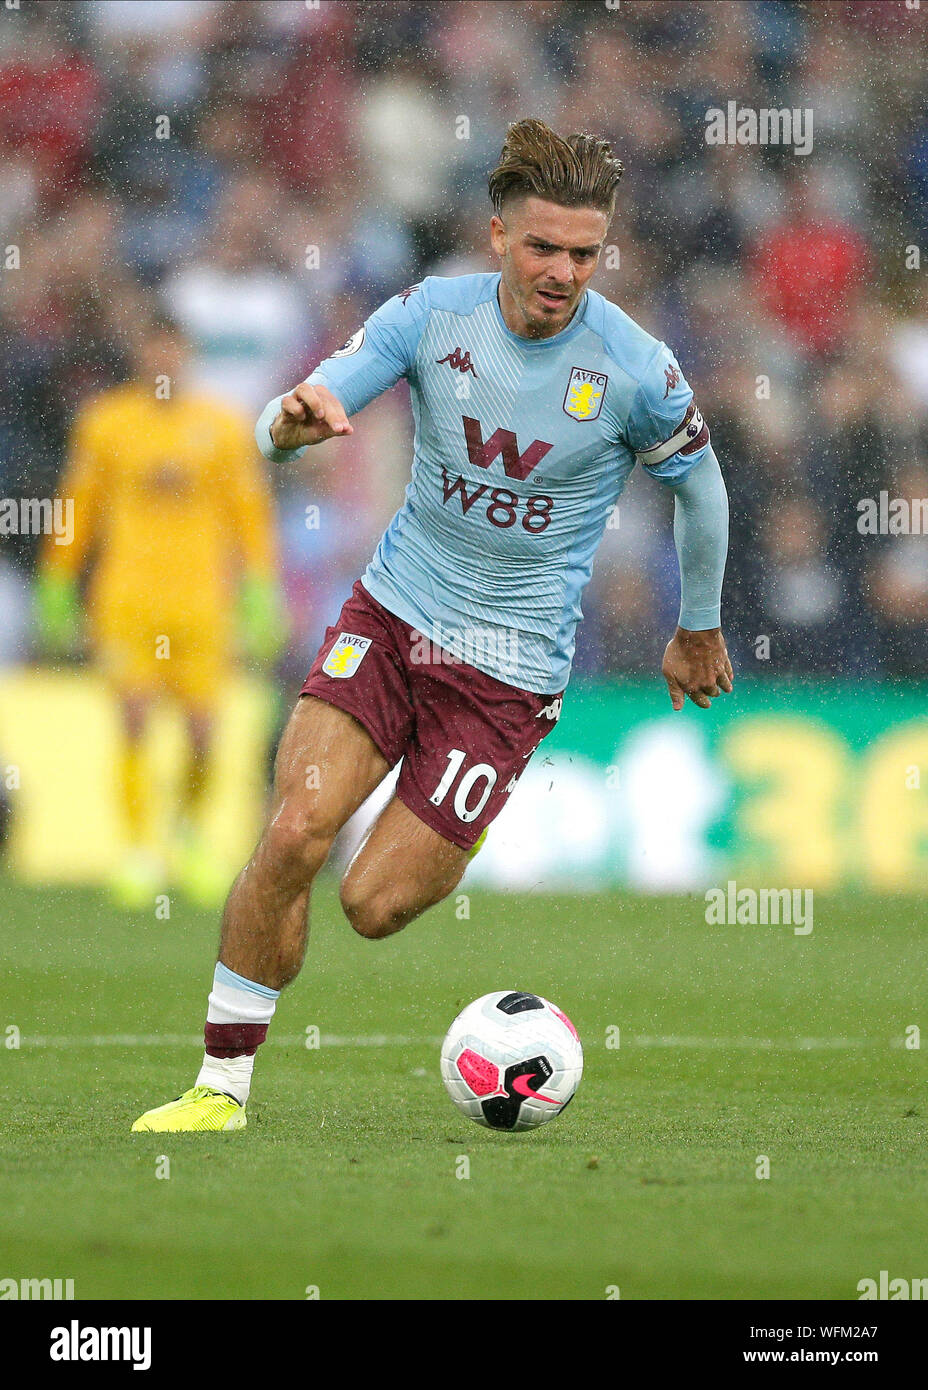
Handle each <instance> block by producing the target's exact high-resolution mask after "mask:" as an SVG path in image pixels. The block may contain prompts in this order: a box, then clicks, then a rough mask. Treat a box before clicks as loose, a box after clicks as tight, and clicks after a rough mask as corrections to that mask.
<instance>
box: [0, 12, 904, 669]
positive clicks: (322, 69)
mask: <svg viewBox="0 0 928 1390" xmlns="http://www.w3.org/2000/svg"><path fill="white" fill-rule="evenodd" d="M925 10H928V6H926V7H924V10H922V11H919V10H912V9H907V8H906V6H905V5H904V4H903V3H901V0H900V3H898V4H896V3H853V2H852V0H847V3H845V0H835V3H821V4H814V5H813V4H794V3H789V2H788V0H776V2H775V3H772V2H771V3H768V2H767V0H750V2H749V3H735V0H731V2H729V0H710V2H709V3H687V4H677V3H663V0H655V2H654V3H646V2H645V0H625V2H624V3H622V4H621V5H619V6H618V7H616V6H611V5H609V4H607V3H605V0H604V2H603V3H598V0H587V2H586V3H578V0H515V2H514V3H508V2H507V0H459V3H454V4H450V3H434V2H433V3H414V2H413V0H390V2H389V3H377V2H376V0H359V2H358V3H350V2H348V0H319V3H317V4H313V3H309V4H307V3H303V0H265V2H264V3H260V2H258V0H153V2H151V3H140V2H139V0H85V2H84V3H70V4H66V3H52V2H51V0H46V2H45V3H41V4H39V3H32V0H22V4H21V6H20V8H19V9H18V10H15V9H14V10H8V9H5V10H3V11H2V12H0V128H2V134H3V140H4V145H5V149H6V153H5V156H4V159H3V163H2V168H0V254H2V256H3V269H2V272H0V326H2V331H0V354H2V373H3V382H4V390H3V393H2V396H3V400H2V410H0V497H14V496H15V497H19V496H27V497H28V496H32V497H43V496H51V495H54V490H55V485H56V480H57V478H58V477H59V475H60V472H61V469H62V466H63V461H64V458H65V455H66V449H67V441H68V436H69V430H70V427H71V423H72V420H73V418H74V414H75V411H76V410H77V408H78V407H79V406H80V405H81V403H82V402H84V401H85V400H86V399H87V398H88V396H90V395H91V394H92V393H94V392H96V391H99V390H101V389H104V388H106V387H107V386H110V385H112V384H114V383H117V382H120V381H123V380H125V379H126V378H127V377H128V375H129V374H130V372H131V370H132V360H133V352H134V350H135V348H136V346H137V336H138V333H139V331H140V325H142V324H144V323H145V322H146V321H147V320H148V319H150V318H151V316H152V314H153V313H155V312H164V311H167V312H168V313H170V314H171V315H173V316H174V317H175V318H176V319H178V320H179V321H180V322H181V323H182V325H183V326H184V328H185V330H186V332H187V334H188V335H189V337H190V339H191V341H192V343H193V345H194V348H195V356H196V364H197V365H196V372H197V379H198V384H199V385H201V386H202V387H203V388H204V389H205V390H207V391H209V392H210V393H212V394H214V395H216V396H219V397H222V398H224V399H225V400H226V401H227V402H229V403H231V404H232V405H234V406H235V407H237V408H238V409H241V410H244V411H245V412H247V413H248V414H249V415H250V416H252V417H253V416H255V415H256V414H257V413H258V411H259V410H260V409H261V407H262V406H263V405H264V403H265V402H266V401H267V400H268V399H269V398H270V397H271V396H273V395H276V394H278V393H279V392H280V391H282V390H284V389H286V388H288V387H289V386H291V385H292V384H293V383H294V382H295V381H297V380H298V379H300V378H301V377H302V376H304V375H306V374H308V372H309V371H310V370H311V369H312V368H313V366H314V365H315V364H316V362H317V361H318V360H319V359H320V358H321V357H323V356H324V355H326V354H327V353H328V352H330V351H332V350H333V349H334V348H336V347H338V346H340V345H341V344H342V343H343V342H344V341H345V339H346V338H347V337H348V336H349V334H350V333H351V332H353V331H354V329H355V328H356V327H357V326H358V324H359V323H360V321H361V320H362V319H363V317H364V316H365V315H366V314H367V313H368V312H369V311H370V310H371V309H373V308H375V307H376V306H377V305H378V304H379V303H381V302H382V301H383V300H384V299H386V298H387V297H389V296H390V295H391V294H393V293H395V292H396V291H398V290H399V289H402V288H403V287H405V286H407V285H409V284H412V283H414V282H415V281H417V280H419V279H421V278H422V276H423V275H426V274H440V275H441V274H460V273H465V272H468V271H476V270H487V269H494V268H495V266H494V264H493V262H492V260H491V258H490V254H489V248H488V238H487V224H488V220H489V213H490V209H489V205H488V202H487V197H486V176H487V173H488V171H489V170H490V169H491V168H492V167H493V165H494V163H495V162H496V159H497V157H498V154H499V150H500V147H501V145H502V141H503V138H504V135H505V131H506V127H507V125H508V124H509V122H511V121H512V120H515V119H517V118H519V117H522V116H525V115H537V116H540V117H541V118H542V119H544V120H547V121H548V122H550V123H551V124H552V125H553V126H554V127H555V129H557V130H559V131H561V132H563V133H567V132H569V131H571V130H576V129H585V130H590V131H593V132H595V133H597V134H602V135H604V136H606V137H607V138H609V139H610V140H611V141H612V143H613V147H614V149H615V152H616V153H617V154H618V155H619V156H620V157H621V158H622V160H623V161H624V163H625V175H624V178H623V180H622V184H621V186H620V190H619V201H618V207H617V212H616V218H615V222H614V224H613V228H612V231H611V234H610V251H609V254H608V255H607V256H606V258H605V259H604V264H603V266H602V267H601V269H600V270H599V271H598V273H597V277H596V279H595V280H594V287H595V288H597V289H599V290H600V291H601V292H602V293H604V294H605V295H607V296H608V297H609V298H611V299H613V300H615V302H617V303H618V304H620V305H621V306H622V307H623V308H624V309H625V310H626V311H627V312H628V313H630V314H631V315H632V317H633V318H635V319H637V320H638V321H639V322H640V323H642V324H643V325H644V326H645V327H646V328H647V329H648V330H649V331H650V332H652V333H654V334H655V335H656V336H657V337H659V338H662V339H664V340H665V341H666V342H667V343H669V344H670V346H671V347H672V348H673V349H674V351H675V352H676V354H677V356H678V359H679V361H680V363H681V365H682V367H683V370H684V372H685V373H686V375H687V377H688V379H689V380H690V382H691V383H692V384H693V385H694V388H695V389H696V395H697V401H698V403H699V405H700V408H701V410H702V412H703V414H704V415H705V417H706V419H707V421H708V423H709V426H710V429H711V431H712V438H713V442H714V445H715V449H716V453H717V454H718V456H719V459H720V460H721V462H722V466H723V469H724V471H725V474H726V477H727V481H728V486H729V491H730V495H731V503H732V545H731V556H730V561H729V569H728V575H727V580H726V590H725V600H724V609H723V612H724V615H725V630H726V634H727V636H728V639H729V645H730V648H731V650H732V655H733V657H734V659H735V660H736V663H737V664H738V665H739V666H740V667H741V669H742V670H749V671H750V672H751V673H752V674H753V673H755V672H756V673H757V674H771V675H783V674H785V673H797V674H803V673H816V672H820V673H829V674H834V675H839V676H840V675H845V676H861V675H869V674H873V675H885V676H890V677H891V676H909V675H926V674H928V623H926V617H928V539H926V538H925V537H924V536H921V535H894V536H880V535H875V536H870V535H863V534H861V532H860V531H859V529H858V520H859V512H858V509H857V503H858V501H859V500H861V499H863V498H867V497H870V498H878V497H879V494H880V492H881V491H883V490H885V491H887V492H888V494H889V496H890V497H905V498H909V499H912V498H923V497H924V498H928V288H926V285H928V264H926V265H925V267H924V268H922V267H921V266H920V263H919V262H920V255H922V254H926V255H928V102H926V89H928V62H926V61H925V53H926V39H925V29H924V26H925V24H926V22H928V15H926V13H925ZM729 101H734V102H737V103H738V104H739V106H742V107H750V108H753V109H755V110H756V109H759V108H783V107H789V108H801V109H803V110H806V109H811V111H812V113H813V119H814V144H813V149H812V152H811V153H809V154H806V155H798V154H796V153H795V152H794V150H793V149H791V148H790V147H788V146H787V147H783V146H776V145H718V146H714V145H710V144H708V143H707V141H706V129H707V126H706V113H707V112H708V111H710V110H711V109H712V108H722V109H723V110H724V109H726V107H727V103H728V102H729ZM11 248H12V249H11ZM404 392H405V387H404V386H402V385H401V386H400V387H398V388H396V389H395V390H394V391H393V392H390V393H389V394H388V395H387V396H385V397H383V398H381V399H380V400H379V401H377V402H376V403H374V404H373V405H372V406H371V407H369V409H368V411H367V412H366V413H365V415H364V417H363V421H362V425H361V426H360V427H358V428H356V430H355V433H354V435H353V437H352V438H351V439H349V440H345V441H337V442H332V443H330V444H327V445H324V446H321V447H320V448H319V449H316V450H313V451H311V453H310V454H309V455H308V456H307V457H306V459H304V461H303V463H302V464H300V465H295V466H294V467H293V468H285V469H280V470H278V471H277V473H276V474H275V478H274V487H275V492H276V499H277V507H278V516H279V533H280V545H281V557H282V565H283V577H284V583H285V586H286V594H287V599H288V603H289V607H290V612H291V618H292V622H293V640H292V642H291V645H290V651H289V655H288V657H287V658H286V662H285V668H284V669H283V670H282V672H281V675H282V676H283V677H285V678H286V679H288V680H296V679H298V678H301V677H302V675H303V674H305V670H306V668H307V667H308V663H309V660H310V658H311V656H312V654H313V652H314V650H315V646H316V644H317V643H318V641H319V640H320V638H321V635H322V631H323V629H324V627H325V626H326V623H327V622H328V621H330V620H331V618H332V617H333V615H334V614H335V613H336V612H337V611H338V606H339V604H340V602H341V600H342V599H343V598H344V597H345V596H346V595H347V593H348V591H349V589H350V586H351V583H352V581H353V580H354V579H355V578H356V577H357V575H358V574H359V573H360V572H361V571H362V569H363V567H364V565H365V563H366V561H367V559H368V557H369V554H370V552H371V550H372V548H373V546H374V544H375V543H376V540H377V538H378V536H379V534H380V532H381V530H382V529H383V526H384V525H385V523H386V521H387V520H388V519H389V517H390V515H391V514H392V512H393V510H394V509H395V508H396V506H397V505H399V502H400V500H401V497H402V490H403V487H404V485H405V481H406V477H407V475H408V470H409V463H410V445H411V419H410V415H409V411H408V407H407V398H406V396H405V395H404ZM308 505H311V506H312V507H314V508H318V511H313V512H311V513H310V512H307V506H308ZM670 517H671V498H670V496H669V494H667V493H666V492H664V490H662V489H660V488H659V487H657V486H656V485H654V484H653V483H652V482H651V481H650V480H649V479H647V478H636V479H634V480H633V483H632V484H631V485H630V487H629V489H628V490H627V493H626V496H625V497H624V498H623V500H622V503H621V506H620V511H619V516H618V518H617V521H618V524H617V525H615V526H610V528H609V529H608V530H607V532H606V538H605V541H604V545H603V547H602V549H601V551H600V554H599V557H598V561H597V565H596V570H595V574H594V579H593V581H592V583H591V586H590V589H589V590H588V593H587V596H586V599H585V602H584V611H585V614H586V621H585V623H584V624H583V625H582V627H581V629H580V634H579V640H578V654H577V670H578V671H583V672H586V673H591V674H598V675H606V674H609V673H611V672H623V671H625V672H642V673H644V672H647V673H653V671H654V668H655V666H656V665H659V662H660V654H661V651H662V648H663V644H664V642H665V641H666V640H667V637H668V635H669V632H670V631H671V630H672V625H673V621H674V618H675V615H676V602H677V578H676V564H675V557H674V552H673V539H672V532H671V528H670V524H669V522H670ZM34 561H35V545H34V543H32V542H30V541H29V540H28V539H22V538H16V537H12V536H3V535H0V664H6V663H11V662H18V661H22V660H25V659H27V658H28V656H29V654H30V650H31V646H30V644H31V641H32V639H31V625H30V617H29V591H30V569H31V567H32V566H33V565H34ZM655 619H657V621H656V620H655Z"/></svg>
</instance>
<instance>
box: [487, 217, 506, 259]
mask: <svg viewBox="0 0 928 1390" xmlns="http://www.w3.org/2000/svg"><path fill="white" fill-rule="evenodd" d="M506 242H507V237H506V228H505V226H504V224H503V221H502V218H500V217H497V215H496V213H494V214H493V216H492V217H491V218H490V245H491V246H492V247H493V250H494V252H495V253H496V255H497V256H505V254H506Z"/></svg>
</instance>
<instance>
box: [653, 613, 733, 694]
mask: <svg viewBox="0 0 928 1390" xmlns="http://www.w3.org/2000/svg"><path fill="white" fill-rule="evenodd" d="M661 670H662V672H663V676H664V680H665V681H666V682H667V691H668V693H669V695H670V702H671V704H672V705H673V707H674V709H675V710H678V709H682V708H683V706H684V703H685V702H686V697H687V696H689V698H690V699H691V700H692V701H693V704H694V705H698V706H699V708H700V709H708V708H709V706H710V705H711V703H712V701H713V700H714V699H715V697H716V696H717V695H720V694H721V693H722V691H724V692H725V694H726V695H730V694H731V689H732V682H733V681H734V679H735V677H734V672H733V671H732V669H731V662H730V661H729V659H728V650H727V648H726V646H725V638H724V637H723V636H722V630H721V628H718V627H713V628H707V629H706V630H705V631H704V632H691V631H689V629H688V628H685V627H678V628H677V630H676V633H675V634H674V636H673V637H672V638H671V640H670V641H669V642H668V643H667V649H666V651H665V652H664V664H663V666H662V667H661Z"/></svg>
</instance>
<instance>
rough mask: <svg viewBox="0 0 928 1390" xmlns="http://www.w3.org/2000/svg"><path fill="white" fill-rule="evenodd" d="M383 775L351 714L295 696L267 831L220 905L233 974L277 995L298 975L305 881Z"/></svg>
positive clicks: (223, 955)
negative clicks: (242, 976) (259, 984)
mask: <svg viewBox="0 0 928 1390" xmlns="http://www.w3.org/2000/svg"><path fill="white" fill-rule="evenodd" d="M388 771H389V765H388V763H387V761H386V759H385V758H384V757H383V754H382V753H381V752H380V751H379V750H378V748H377V746H376V745H375V743H374V741H373V739H372V738H371V736H370V734H368V733H367V732H366V730H365V729H363V728H362V727H361V725H360V724H359V723H358V722H357V721H356V720H355V719H354V718H353V717H352V716H351V715H350V714H347V713H345V711H344V710H341V709H338V708H336V707H335V706H334V705H330V704H327V703H326V702H325V701H323V700H318V699H315V698H314V697H313V696H309V695H304V696H302V697H301V698H300V700H299V702H298V703H297V706H296V709H295V710H294V712H293V714H292V715H291V717H290V721H289V723H288V725H287V728H286V730H285V731H284V735H283V738H282V739H281V742H280V748H279V750H278V753H277V761H276V766H275V772H274V793H273V799H272V803H271V808H270V813H269V816H268V821H267V826H266V828H265V831H264V834H263V835H262V837H261V840H260V842H259V844H258V847H257V849H256V850H255V852H254V854H253V856H252V858H251V859H250V860H249V862H248V864H246V866H245V868H244V869H243V870H242V872H241V874H240V875H239V877H238V879H237V880H236V882H235V885H234V886H233V888H232V892H231V893H230V894H229V899H228V902H227V903H226V909H225V913H224V915H223V923H222V940H221V945H220V951H219V958H220V960H221V961H222V963H223V964H224V965H226V966H227V967H228V968H229V969H230V970H234V971H235V972H236V973H237V974H240V975H244V976H246V977H247V978H249V979H253V980H256V981H258V982H259V983H261V984H263V985H265V986H267V987H269V988H271V989H276V990H279V989H282V988H283V986H284V985H286V984H288V983H289V982H290V981H291V980H292V979H293V978H294V977H295V976H296V975H297V974H298V973H299V969H300V966H301V965H302V962H303V953H304V951H305V946H306V934H307V926H308V918H307V911H308V907H309V896H310V889H311V886H312V881H313V879H314V878H315V876H316V874H317V873H318V871H319V869H320V868H321V867H322V865H323V864H324V863H325V861H326V859H327V858H328V855H329V850H330V849H331V847H332V841H333V840H334V838H335V836H336V835H337V833H338V831H339V830H340V829H341V827H342V826H343V825H344V824H345V822H346V821H347V820H348V819H349V817H350V816H352V815H353V814H354V812H355V811H356V810H357V809H358V807H359V806H360V805H361V803H362V802H364V801H366V800H367V798H368V796H370V794H371V792H373V791H374V790H375V788H376V787H377V786H379V784H380V783H381V782H382V781H383V779H384V777H385V776H386V775H387V772H388Z"/></svg>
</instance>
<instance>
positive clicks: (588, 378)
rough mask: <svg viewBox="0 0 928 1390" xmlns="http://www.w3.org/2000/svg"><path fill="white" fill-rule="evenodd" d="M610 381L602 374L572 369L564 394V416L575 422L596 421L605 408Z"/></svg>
mask: <svg viewBox="0 0 928 1390" xmlns="http://www.w3.org/2000/svg"><path fill="white" fill-rule="evenodd" d="M608 380H609V378H608V377H607V376H603V374H602V372H585V371H584V370H583V368H582V367H571V369H570V381H569V382H568V383H567V390H566V391H565V392H564V414H565V415H569V416H570V417H571V419H573V420H595V419H596V418H597V416H598V415H599V412H600V411H601V410H602V408H603V397H604V396H605V394H606V383H607V382H608Z"/></svg>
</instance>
